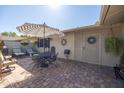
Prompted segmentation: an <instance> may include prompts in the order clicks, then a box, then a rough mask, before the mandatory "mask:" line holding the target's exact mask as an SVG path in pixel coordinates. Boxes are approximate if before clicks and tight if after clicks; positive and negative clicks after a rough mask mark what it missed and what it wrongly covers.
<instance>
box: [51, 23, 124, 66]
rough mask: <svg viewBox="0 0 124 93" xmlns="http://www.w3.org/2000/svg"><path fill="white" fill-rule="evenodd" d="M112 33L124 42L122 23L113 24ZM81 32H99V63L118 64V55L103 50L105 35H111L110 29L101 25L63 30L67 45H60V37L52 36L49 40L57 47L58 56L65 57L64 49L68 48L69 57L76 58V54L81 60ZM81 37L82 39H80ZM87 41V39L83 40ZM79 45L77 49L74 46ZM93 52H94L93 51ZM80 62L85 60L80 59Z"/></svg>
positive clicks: (123, 26)
mask: <svg viewBox="0 0 124 93" xmlns="http://www.w3.org/2000/svg"><path fill="white" fill-rule="evenodd" d="M112 30H113V34H114V36H115V37H118V38H119V39H120V40H121V41H123V42H124V25H119V26H113V28H112ZM81 32H87V33H99V49H98V50H99V63H98V64H100V65H106V66H115V65H116V64H119V60H120V55H118V56H114V55H111V54H107V53H106V52H105V46H104V43H105V42H104V41H105V38H106V37H109V36H110V35H111V29H110V28H109V27H107V28H106V27H105V28H104V27H103V28H99V29H85V30H80V31H72V32H65V37H64V38H65V39H67V45H65V46H62V45H61V39H60V38H53V39H52V41H51V46H55V47H56V49H57V52H59V56H58V57H59V58H65V56H64V53H63V52H64V49H70V50H71V55H70V57H69V59H71V60H77V59H76V56H78V57H79V58H78V59H80V60H77V61H81V60H82V58H81V57H82V54H80V53H79V52H80V51H82V50H81V48H80V47H81V46H82V45H83V43H82V42H83V41H84V40H83V38H82V36H81V35H82V34H81ZM77 33H80V34H79V35H78V36H76V34H77ZM81 38H82V41H81ZM85 42H87V41H85ZM77 47H79V48H80V49H79V51H77V50H76V48H77ZM94 54H95V53H94ZM82 62H85V61H83V60H82Z"/></svg>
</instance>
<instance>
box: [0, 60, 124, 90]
mask: <svg viewBox="0 0 124 93" xmlns="http://www.w3.org/2000/svg"><path fill="white" fill-rule="evenodd" d="M14 66H15V67H16V69H15V70H14V71H13V72H12V73H9V74H8V75H5V76H4V78H3V80H4V81H3V82H2V83H1V84H0V87H14V88H16V87H19V88H85V87H88V88H90V87H98V88H99V87H124V81H122V80H116V79H115V76H114V72H113V69H112V68H110V67H106V66H98V65H93V64H88V63H83V62H72V61H62V60H61V61H60V60H57V67H56V66H55V65H54V64H51V65H50V66H49V67H48V68H41V67H40V66H39V64H37V63H36V62H33V61H32V59H31V58H21V59H18V63H17V64H16V65H14Z"/></svg>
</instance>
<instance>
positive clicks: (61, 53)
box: [51, 32, 74, 59]
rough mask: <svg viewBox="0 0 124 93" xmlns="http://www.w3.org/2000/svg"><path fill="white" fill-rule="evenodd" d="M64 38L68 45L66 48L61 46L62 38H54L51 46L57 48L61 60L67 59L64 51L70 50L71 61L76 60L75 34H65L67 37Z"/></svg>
mask: <svg viewBox="0 0 124 93" xmlns="http://www.w3.org/2000/svg"><path fill="white" fill-rule="evenodd" d="M63 38H64V39H66V40H67V44H66V45H65V46H63V45H61V40H62V38H59V37H54V38H52V40H51V46H55V47H56V51H57V52H58V53H59V55H58V57H59V58H65V55H64V50H65V49H70V50H71V53H70V56H69V59H74V32H71V33H65V36H64V37H63Z"/></svg>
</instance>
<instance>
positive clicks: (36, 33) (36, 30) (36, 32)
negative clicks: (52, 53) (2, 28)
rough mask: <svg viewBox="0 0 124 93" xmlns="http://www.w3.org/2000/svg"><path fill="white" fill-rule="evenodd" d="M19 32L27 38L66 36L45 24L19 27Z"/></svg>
mask: <svg viewBox="0 0 124 93" xmlns="http://www.w3.org/2000/svg"><path fill="white" fill-rule="evenodd" d="M17 30H18V31H19V32H22V33H24V34H26V35H27V36H33V37H41V38H45V37H48V36H51V35H59V36H63V35H64V34H63V33H62V32H61V31H59V29H57V28H53V27H50V26H47V25H46V24H45V23H44V24H32V23H25V24H23V25H22V26H18V27H17Z"/></svg>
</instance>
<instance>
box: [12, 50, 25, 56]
mask: <svg viewBox="0 0 124 93" xmlns="http://www.w3.org/2000/svg"><path fill="white" fill-rule="evenodd" d="M12 55H13V56H23V55H25V53H24V52H22V51H21V48H13V49H12Z"/></svg>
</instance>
